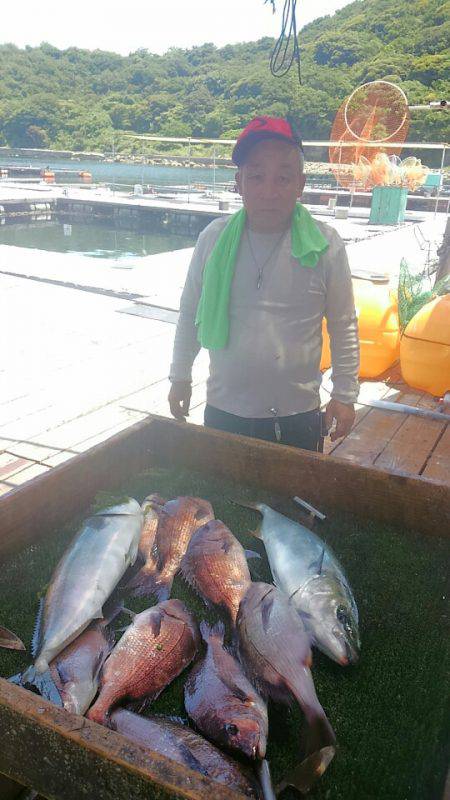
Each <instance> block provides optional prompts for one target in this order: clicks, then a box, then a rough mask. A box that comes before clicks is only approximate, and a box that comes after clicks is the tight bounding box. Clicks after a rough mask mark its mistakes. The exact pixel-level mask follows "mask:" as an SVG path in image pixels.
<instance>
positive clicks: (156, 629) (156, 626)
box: [149, 607, 164, 638]
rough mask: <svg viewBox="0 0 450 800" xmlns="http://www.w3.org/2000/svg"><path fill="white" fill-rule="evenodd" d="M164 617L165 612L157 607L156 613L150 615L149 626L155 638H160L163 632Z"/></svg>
mask: <svg viewBox="0 0 450 800" xmlns="http://www.w3.org/2000/svg"><path fill="white" fill-rule="evenodd" d="M163 615H164V611H163V610H162V609H160V608H156V607H155V611H154V613H153V614H151V615H150V618H149V626H150V629H151V632H152V634H153V636H155V638H156V637H157V636H159V634H160V632H161V622H162V618H163Z"/></svg>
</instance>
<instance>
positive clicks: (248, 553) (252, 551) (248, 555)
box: [244, 550, 261, 560]
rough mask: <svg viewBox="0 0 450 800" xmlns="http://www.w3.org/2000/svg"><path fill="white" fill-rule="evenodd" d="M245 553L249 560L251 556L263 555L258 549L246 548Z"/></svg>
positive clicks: (259, 556) (258, 556)
mask: <svg viewBox="0 0 450 800" xmlns="http://www.w3.org/2000/svg"><path fill="white" fill-rule="evenodd" d="M244 553H245V557H246V559H247V560H248V559H249V558H261V555H260V554H259V553H257V552H256V550H244Z"/></svg>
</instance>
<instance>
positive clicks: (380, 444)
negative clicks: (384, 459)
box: [333, 394, 418, 466]
mask: <svg viewBox="0 0 450 800" xmlns="http://www.w3.org/2000/svg"><path fill="white" fill-rule="evenodd" d="M417 399H418V398H417V396H415V395H411V394H405V395H404V394H399V396H398V398H397V400H398V402H402V403H407V404H410V405H414V402H415V401H417ZM406 418H407V417H406V415H405V414H401V413H399V414H397V413H395V412H394V411H381V410H379V409H377V408H373V409H372V410H371V411H370V413H369V414H367V416H366V417H364V419H363V420H362V422H361V423H360V424H359V425H358V426H357V427H356V428H354V429H353V430H352V431H351V432H350V433H349V435H348V436H347V437H346V438H345V439H344V440H343V441H342V442H341V443H340V444H339V445H338V447H336V448H335V450H334V451H333V455H334V456H336V457H337V458H345V459H346V460H348V461H351V462H353V463H356V464H361V465H362V466H370V465H371V464H374V462H375V461H376V459H377V457H378V456H379V454H380V453H381V452H382V450H384V448H385V447H386V445H387V443H388V442H389V441H390V440H391V439H392V437H393V436H394V434H395V433H396V432H397V431H398V430H399V428H400V427H401V426H402V425H403V424H404V423H405V421H406Z"/></svg>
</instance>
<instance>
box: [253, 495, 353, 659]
mask: <svg viewBox="0 0 450 800" xmlns="http://www.w3.org/2000/svg"><path fill="white" fill-rule="evenodd" d="M239 505H245V506H246V507H248V508H253V509H255V510H256V511H259V512H260V513H261V514H262V516H263V521H262V524H261V527H260V529H259V531H255V532H254V535H255V536H257V537H258V538H261V539H262V540H263V542H264V546H265V548H266V551H267V557H268V559H269V564H270V569H271V570H272V575H273V580H274V583H275V585H276V586H278V588H279V589H281V590H282V591H283V592H285V593H286V594H287V595H288V596H289V597H290V599H291V601H292V603H293V605H294V606H295V608H296V609H297V611H298V612H299V614H300V615H301V617H302V620H303V623H304V625H305V628H306V630H307V631H308V633H309V634H310V636H311V640H312V644H315V645H316V646H317V647H318V648H319V649H320V650H322V652H323V653H325V654H326V655H327V656H329V657H330V658H332V659H333V660H334V661H337V662H338V663H339V664H343V665H346V664H354V663H356V661H357V660H358V658H359V651H360V646H361V645H360V638H359V630H358V609H357V606H356V603H355V599H354V597H353V593H352V590H351V588H350V585H349V582H348V580H347V578H346V575H345V573H344V570H343V569H342V567H341V565H340V564H339V561H338V560H337V558H336V556H335V555H334V553H333V551H332V550H331V548H330V547H329V546H328V545H327V544H325V542H323V541H322V540H321V539H319V537H318V536H316V534H315V533H313V532H312V531H310V530H309V529H308V528H306V527H305V526H304V525H301V524H300V523H299V522H294V521H293V520H291V519H289V518H288V517H285V516H284V515H283V514H279V513H278V512H277V511H274V510H273V509H272V508H270V506H267V505H265V503H248V504H245V503H240V504H239Z"/></svg>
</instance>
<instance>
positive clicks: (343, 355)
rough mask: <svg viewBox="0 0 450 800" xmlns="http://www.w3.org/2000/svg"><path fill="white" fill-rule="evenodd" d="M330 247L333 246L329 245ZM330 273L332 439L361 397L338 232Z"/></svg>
mask: <svg viewBox="0 0 450 800" xmlns="http://www.w3.org/2000/svg"><path fill="white" fill-rule="evenodd" d="M330 249H331V248H330ZM332 249H333V252H331V253H330V268H329V271H328V276H327V300H326V311H325V315H326V319H327V327H328V333H329V335H330V345H331V364H332V376H331V378H332V382H333V391H332V392H331V400H330V402H329V404H328V406H327V409H326V416H325V423H326V425H327V427H328V428H331V426H332V424H333V420H336V430H335V431H334V432H333V433H332V434H331V439H332V441H335V440H336V439H340V438H341V437H342V436H346V435H347V434H348V433H350V430H351V428H352V425H353V423H354V420H355V410H354V403H355V402H356V400H357V399H358V393H359V384H358V370H359V340H358V322H357V319H356V312H355V303H354V299H353V286H352V278H351V273H350V267H349V265H348V259H347V254H346V252H345V246H344V243H343V242H342V240H341V239H340V237H338V236H337V234H336V239H335V240H334V242H333V248H332Z"/></svg>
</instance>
